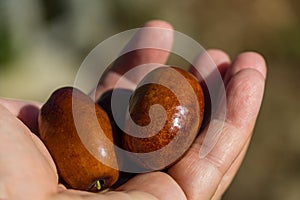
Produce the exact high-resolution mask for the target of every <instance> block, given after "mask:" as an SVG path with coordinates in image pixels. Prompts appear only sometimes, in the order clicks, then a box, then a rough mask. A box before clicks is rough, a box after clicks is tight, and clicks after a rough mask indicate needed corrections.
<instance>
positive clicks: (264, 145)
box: [0, 0, 300, 200]
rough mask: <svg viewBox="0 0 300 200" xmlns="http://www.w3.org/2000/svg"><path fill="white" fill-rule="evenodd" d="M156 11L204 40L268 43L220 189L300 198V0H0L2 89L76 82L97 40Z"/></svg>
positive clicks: (43, 89)
mask: <svg viewBox="0 0 300 200" xmlns="http://www.w3.org/2000/svg"><path fill="white" fill-rule="evenodd" d="M151 19H163V20H166V21H168V22H170V23H171V24H172V25H173V26H174V28H175V29H176V30H177V31H180V32H183V33H185V34H187V35H189V36H190V37H192V38H194V39H195V40H196V41H198V42H199V43H200V44H202V45H203V46H204V47H205V48H206V49H209V48H220V49H223V50H225V51H226V52H228V53H229V55H230V56H231V57H232V58H234V57H235V56H236V55H237V54H238V53H239V52H242V51H246V50H254V51H258V52H260V53H262V54H263V55H264V57H265V58H266V60H267V63H268V79H267V86H266V93H265V99H264V102H263V107H262V110H261V113H260V116H259V119H258V123H257V126H256V128H255V133H254V137H253V140H252V143H251V145H250V149H249V151H248V154H247V156H246V159H245V162H244V163H243V165H242V167H241V169H240V171H239V173H238V175H237V177H236V178H235V180H234V181H233V183H232V185H231V187H230V188H229V190H228V191H227V192H226V194H225V195H224V198H223V199H234V200H235V199H244V200H248V199H249V200H250V199H251V200H253V199H264V200H268V199H272V200H299V199H300V106H298V103H299V102H300V101H299V100H300V99H299V96H300V93H299V88H300V80H299V77H300V1H298V0H272V1H270V0H252V1H241V0H227V1H204V0H187V1H182V0H181V1H174V0H173V1H172V0H164V1H159V0H152V1H148V0H140V1H134V0H115V1H109V0H106V1H105V0H102V1H101V0H89V1H84V0H66V1H60V0H52V1H51V0H23V1H18V0H1V1H0V96H6V97H13V98H22V99H31V100H36V101H45V100H46V99H47V98H48V96H49V95H50V93H51V92H52V91H53V90H54V89H56V88H58V87H60V86H62V85H70V84H72V83H73V81H74V77H75V74H76V72H77V69H78V67H79V66H80V64H81V62H82V61H83V59H84V58H85V56H86V55H87V53H88V52H89V51H90V50H92V49H93V48H94V47H95V46H96V45H97V44H98V43H99V42H101V41H103V40H104V39H106V38H108V37H110V36H112V35H113V34H117V33H119V32H120V31H124V30H127V29H131V28H137V27H139V26H141V25H142V24H143V23H144V22H146V21H147V20H151Z"/></svg>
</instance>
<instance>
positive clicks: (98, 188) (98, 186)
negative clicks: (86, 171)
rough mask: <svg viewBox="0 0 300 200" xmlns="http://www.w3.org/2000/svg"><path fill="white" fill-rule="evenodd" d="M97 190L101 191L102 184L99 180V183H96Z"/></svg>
mask: <svg viewBox="0 0 300 200" xmlns="http://www.w3.org/2000/svg"><path fill="white" fill-rule="evenodd" d="M96 188H97V190H101V183H100V180H97V181H96Z"/></svg>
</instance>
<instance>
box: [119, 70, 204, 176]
mask: <svg viewBox="0 0 300 200" xmlns="http://www.w3.org/2000/svg"><path fill="white" fill-rule="evenodd" d="M182 76H183V77H184V79H185V80H186V81H182V80H183V79H182ZM151 82H152V83H151ZM141 83H147V84H144V85H143V84H140V85H142V86H140V87H139V86H138V88H137V89H136V90H135V91H134V93H133V95H132V97H131V99H130V102H129V113H130V116H131V118H132V120H133V121H134V122H135V123H136V124H137V125H139V126H147V125H149V124H150V123H153V124H154V125H153V126H150V127H149V128H148V129H147V131H144V132H143V131H139V136H138V137H135V136H132V135H129V134H130V133H131V132H133V131H134V130H133V129H134V126H132V124H130V123H129V124H126V133H124V134H123V147H124V149H125V150H127V151H129V152H133V153H137V154H135V155H134V154H132V153H131V154H130V157H131V158H132V159H133V160H134V161H136V162H137V163H138V164H139V165H141V166H142V167H144V168H145V169H146V170H149V171H152V170H161V169H163V168H165V167H167V166H170V165H172V164H173V163H175V162H176V161H177V160H178V159H180V158H181V157H182V155H183V154H184V153H185V152H186V151H187V150H188V148H189V147H190V146H191V144H192V143H193V141H194V140H195V138H196V136H197V134H198V132H199V129H200V127H201V123H202V120H203V115H204V94H203V91H202V88H201V86H200V84H199V82H198V80H197V79H196V78H195V77H194V76H193V75H192V74H190V73H189V72H187V71H184V70H182V69H180V68H176V67H172V68H171V67H161V68H158V69H155V70H153V71H151V72H150V73H149V74H148V75H147V76H146V77H145V78H144V79H143V80H142V81H141ZM166 83H168V86H166ZM173 91H177V92H176V94H175V93H174V92H173ZM155 104H159V105H161V106H163V108H164V109H165V113H166V118H165V119H166V121H165V124H164V125H163V128H162V129H160V131H159V132H157V133H156V134H154V135H153V134H152V133H151V130H154V129H155V130H156V127H155V126H156V124H157V123H158V122H160V121H161V120H163V116H162V114H161V113H159V112H154V113H152V114H153V118H152V120H153V121H151V119H150V117H149V110H150V107H151V106H153V105H155ZM149 130H150V131H149ZM128 133H129V134H128ZM150 134H151V135H150ZM149 136H150V137H149ZM141 137H143V138H141ZM168 144H169V145H168ZM141 153H146V154H143V155H141Z"/></svg>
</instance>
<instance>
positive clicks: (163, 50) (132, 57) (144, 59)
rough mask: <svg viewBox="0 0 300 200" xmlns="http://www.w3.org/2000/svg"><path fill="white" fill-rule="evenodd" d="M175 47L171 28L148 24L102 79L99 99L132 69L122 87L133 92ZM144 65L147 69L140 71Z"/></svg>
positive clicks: (156, 23)
mask: <svg viewBox="0 0 300 200" xmlns="http://www.w3.org/2000/svg"><path fill="white" fill-rule="evenodd" d="M172 43H173V31H172V26H171V25H170V24H168V23H167V22H164V21H159V20H154V21H150V22H147V23H146V24H145V25H144V26H143V28H142V29H141V30H139V31H138V32H137V33H136V35H135V36H134V37H133V38H132V39H131V40H130V41H129V43H128V44H127V46H126V47H125V49H124V50H123V52H122V53H125V54H124V55H122V56H121V57H119V58H118V59H117V60H116V61H115V63H114V64H113V66H112V68H111V69H109V71H108V72H106V73H105V74H104V75H103V77H102V78H101V79H100V82H99V86H98V88H97V90H96V97H100V96H101V94H103V93H104V92H105V91H107V90H110V89H113V88H114V86H115V85H116V83H117V82H118V81H119V80H120V78H121V77H122V76H123V75H124V74H125V73H127V72H128V71H130V70H132V69H134V70H133V71H132V72H131V73H129V74H127V75H126V79H122V80H123V83H121V84H120V85H122V88H125V89H134V88H135V86H136V85H137V83H138V82H140V80H141V79H142V78H143V76H144V75H145V74H146V73H148V72H149V71H150V70H152V69H154V68H156V67H158V65H157V64H164V63H165V62H166V60H167V58H168V56H169V50H170V49H171V48H172ZM126 52H127V53H126ZM150 63H156V65H155V64H154V65H153V64H150ZM147 64H149V65H147ZM141 65H145V67H142V68H140V67H137V66H141ZM135 67H136V68H135Z"/></svg>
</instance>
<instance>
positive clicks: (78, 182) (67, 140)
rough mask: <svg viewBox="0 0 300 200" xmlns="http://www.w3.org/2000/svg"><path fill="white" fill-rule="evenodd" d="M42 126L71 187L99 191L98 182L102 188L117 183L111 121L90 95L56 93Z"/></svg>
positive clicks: (40, 121) (67, 89)
mask: <svg viewBox="0 0 300 200" xmlns="http://www.w3.org/2000/svg"><path fill="white" fill-rule="evenodd" d="M72 95H73V98H72ZM72 104H73V105H75V106H73V107H72ZM95 111H96V112H95ZM74 116H76V119H74ZM75 123H76V125H75ZM38 124H39V133H40V138H41V140H42V141H43V142H44V144H45V145H46V147H47V149H48V150H49V152H50V154H51V156H52V158H53V160H54V161H55V163H56V166H57V168H58V172H59V175H60V177H61V178H62V179H63V180H64V181H65V182H66V183H67V184H68V185H69V186H70V187H71V188H74V189H79V190H89V191H96V190H97V188H96V182H97V181H99V183H101V189H105V188H108V187H110V186H112V185H113V184H114V183H115V182H116V181H117V179H118V176H119V171H118V170H117V169H118V166H117V160H116V156H115V154H114V146H113V142H112V141H113V137H112V128H111V125H110V121H109V118H108V116H107V114H106V113H105V111H104V110H103V109H102V108H101V107H99V106H98V105H96V104H95V103H94V102H93V101H92V99H90V98H89V97H88V96H87V95H85V94H84V93H82V92H81V91H79V90H77V89H74V88H71V87H65V88H61V89H58V90H56V91H55V92H54V93H53V94H52V95H51V97H50V98H49V100H48V101H47V102H46V103H45V104H44V105H43V107H42V108H41V111H40V114H39V118H38ZM99 125H100V126H99ZM99 127H101V128H102V130H101V128H99ZM79 134H81V135H80V136H79ZM103 163H106V164H107V165H105V164H103ZM108 165H109V166H108ZM98 189H99V188H98Z"/></svg>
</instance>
